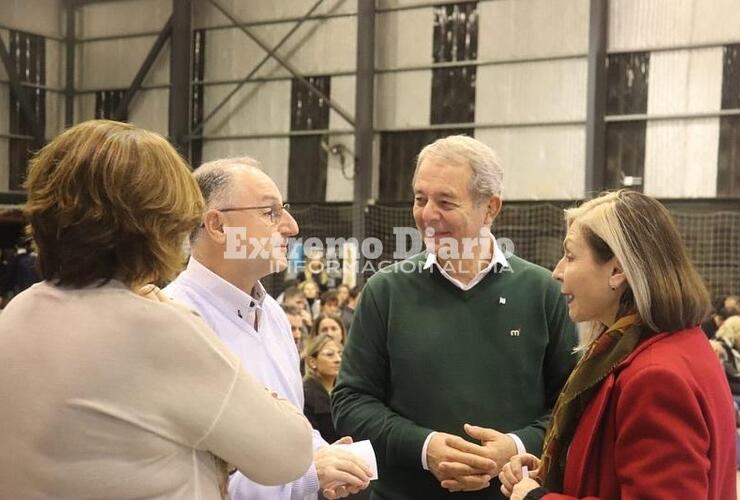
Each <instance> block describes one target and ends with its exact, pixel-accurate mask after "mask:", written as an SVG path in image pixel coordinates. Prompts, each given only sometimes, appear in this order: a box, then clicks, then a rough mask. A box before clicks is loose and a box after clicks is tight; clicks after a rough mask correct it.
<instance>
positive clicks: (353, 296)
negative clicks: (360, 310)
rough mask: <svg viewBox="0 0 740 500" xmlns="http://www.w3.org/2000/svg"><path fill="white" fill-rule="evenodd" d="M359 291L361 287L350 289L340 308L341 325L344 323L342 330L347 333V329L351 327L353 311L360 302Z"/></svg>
mask: <svg viewBox="0 0 740 500" xmlns="http://www.w3.org/2000/svg"><path fill="white" fill-rule="evenodd" d="M361 291H362V286H361V285H358V286H355V287H352V288H351V289H350V291H349V294H348V295H347V300H346V301H345V303H344V305H342V307H341V311H340V317H341V318H342V323H344V329H345V330H347V332H349V329H350V327H351V326H352V320H353V319H354V317H355V309H356V308H357V301H358V300H360V292H361Z"/></svg>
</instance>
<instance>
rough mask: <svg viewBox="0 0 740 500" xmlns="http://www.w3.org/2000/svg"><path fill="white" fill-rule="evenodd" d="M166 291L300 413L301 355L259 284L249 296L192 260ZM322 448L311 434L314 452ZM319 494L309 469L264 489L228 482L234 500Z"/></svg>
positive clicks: (298, 499) (297, 499) (239, 479)
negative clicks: (189, 309)
mask: <svg viewBox="0 0 740 500" xmlns="http://www.w3.org/2000/svg"><path fill="white" fill-rule="evenodd" d="M164 292H165V293H166V294H167V295H169V296H170V297H172V298H173V299H175V300H177V301H179V302H182V303H184V304H186V305H187V306H189V307H190V308H192V309H193V310H195V311H197V312H198V314H200V315H201V316H202V317H203V319H204V320H205V321H206V323H208V325H209V326H210V327H211V328H212V329H213V330H214V331H215V332H216V334H217V335H218V336H219V337H220V338H221V340H223V342H224V343H225V344H226V345H227V346H228V347H229V348H230V349H231V351H232V352H234V353H235V354H236V355H237V356H238V357H239V359H240V360H241V361H242V363H243V364H244V368H245V369H246V370H247V371H248V372H249V373H251V374H252V375H253V376H254V377H255V378H257V380H259V381H260V382H261V383H263V384H264V385H265V386H266V387H268V388H269V389H270V390H272V391H274V392H276V393H277V394H278V395H279V396H280V397H281V398H284V399H286V400H288V401H290V402H291V403H292V404H294V405H295V406H296V407H297V408H298V409H300V410H301V411H302V410H303V381H302V379H301V374H300V368H299V364H300V357H299V355H298V351H297V349H296V346H295V342H294V341H293V335H292V333H291V330H290V324H289V323H288V319H287V317H286V316H285V313H284V312H283V310H282V309H281V308H280V305H279V304H278V303H277V302H276V301H275V299H273V298H272V297H271V296H270V295H269V294H267V293H266V292H265V289H264V288H263V287H262V284H260V283H259V282H257V284H256V285H255V287H254V290H253V291H252V295H249V294H247V293H245V292H243V291H242V290H240V289H238V288H237V287H235V286H234V285H232V284H231V283H229V282H228V281H226V280H224V279H223V278H221V277H220V276H218V275H217V274H215V273H214V272H212V271H210V270H209V269H208V268H206V267H205V266H203V265H202V264H200V263H199V262H198V261H197V260H195V259H194V258H193V257H191V258H190V261H189V262H188V266H187V269H185V271H183V272H182V273H181V274H180V275H179V276H178V277H177V278H176V279H175V280H174V281H173V282H172V283H170V285H169V286H167V287H166V288H165V289H164ZM265 431H266V432H270V431H271V430H270V429H266V430H265ZM326 444H327V443H326V442H325V441H324V440H323V439H322V438H321V436H320V435H319V433H318V431H316V430H314V449H316V448H319V447H321V446H325V445H326ZM318 490H319V480H318V476H317V474H316V469H315V467H314V466H313V465H312V466H311V468H310V469H309V470H308V472H307V473H306V474H305V475H304V476H303V477H302V478H300V479H298V480H297V481H294V482H292V483H289V484H285V485H280V486H263V485H260V484H257V483H255V482H253V481H250V480H249V479H247V478H246V477H244V476H243V475H242V474H240V473H239V472H237V473H236V474H234V476H232V479H231V481H230V484H229V493H230V495H231V497H232V499H233V500H303V499H312V498H316V497H317V495H316V493H317V492H318Z"/></svg>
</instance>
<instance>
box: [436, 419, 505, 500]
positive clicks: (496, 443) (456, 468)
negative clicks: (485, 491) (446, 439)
mask: <svg viewBox="0 0 740 500" xmlns="http://www.w3.org/2000/svg"><path fill="white" fill-rule="evenodd" d="M465 433H466V434H467V435H468V436H470V437H472V438H473V439H476V440H478V441H480V442H481V445H482V448H483V449H484V450H483V451H482V452H481V454H482V456H484V457H486V458H489V459H490V460H491V461H492V462H493V463H494V464H495V466H494V468H493V469H492V470H489V471H487V472H488V473H489V474H490V476H491V477H494V476H496V475H497V474H498V473H499V471H500V470H501V469H500V468H501V466H502V465H503V464H505V463H506V462H508V461H509V459H510V458H511V457H512V456H513V455H515V454H516V452H517V448H516V443H515V442H514V440H513V439H511V437H510V436H507V435H506V434H503V433H501V432H498V431H496V430H493V429H487V428H484V427H477V426H475V425H470V424H465ZM458 439H459V441H452V442H451V444H452V446H455V445H456V444H461V443H462V446H463V447H466V448H458V450H459V451H463V450H464V449H469V448H467V447H468V446H469V445H470V443H468V442H467V441H465V440H464V439H462V438H458ZM473 446H475V445H473ZM441 469H442V472H443V473H444V474H445V475H446V476H447V478H446V479H445V480H444V481H442V483H441V484H442V487H443V488H447V489H448V490H450V491H469V490H470V486H471V484H476V483H477V484H480V480H481V479H482V477H481V475H480V472H479V471H476V470H475V469H474V468H472V467H470V465H469V464H465V463H446V464H443V465H442V467H441ZM489 481H490V478H489ZM489 484H490V483H489V482H486V484H485V485H483V486H480V487H479V488H476V489H481V488H485V487H487V486H488V485H489Z"/></svg>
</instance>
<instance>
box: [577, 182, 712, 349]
mask: <svg viewBox="0 0 740 500" xmlns="http://www.w3.org/2000/svg"><path fill="white" fill-rule="evenodd" d="M565 218H566V222H567V224H568V227H570V226H571V225H573V224H574V223H577V224H578V225H579V227H580V228H581V230H582V231H583V233H582V234H583V235H584V237H585V239H586V241H587V243H588V245H589V247H590V248H591V250H592V251H593V253H594V256H595V258H596V259H597V260H598V261H599V262H602V263H603V262H606V261H608V260H609V259H611V258H612V257H616V259H617V260H618V261H619V263H620V264H621V265H622V268H623V270H624V274H625V276H626V278H627V283H628V285H629V286H628V289H627V290H626V291H625V292H624V294H623V295H622V297H621V312H626V311H627V310H630V309H632V310H636V311H637V313H638V314H639V316H640V318H641V320H642V322H643V324H644V325H645V326H646V327H647V328H649V329H650V330H651V331H653V332H673V331H676V330H680V329H683V328H688V327H691V326H694V325H697V324H699V323H700V322H701V321H702V320H703V318H704V317H705V316H706V315H707V313H708V312H709V310H710V297H709V292H708V291H707V289H706V287H705V286H704V282H703V281H702V279H701V277H700V276H699V273H698V272H697V271H696V269H695V268H694V266H693V264H692V263H691V260H690V259H689V256H688V253H687V250H686V247H685V245H684V243H683V241H682V239H681V236H680V235H679V233H678V229H677V228H676V225H675V224H674V222H673V219H672V218H671V215H670V214H669V213H668V210H666V208H665V207H664V206H663V205H661V204H660V203H659V202H658V201H657V200H655V199H654V198H651V197H650V196H647V195H644V194H642V193H638V192H635V191H627V190H621V191H617V192H612V193H606V194H603V195H601V196H599V197H598V198H595V199H593V200H590V201H587V202H586V203H584V204H583V205H581V206H579V207H577V208H571V209H568V210H566V211H565ZM592 327H593V328H592V333H594V332H596V331H597V330H598V329H599V328H598V327H596V325H592ZM602 329H603V328H602ZM592 338H593V337H592V336H589V338H587V339H586V341H587V342H588V341H589V340H591V339H592Z"/></svg>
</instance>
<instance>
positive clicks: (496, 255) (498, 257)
mask: <svg viewBox="0 0 740 500" xmlns="http://www.w3.org/2000/svg"><path fill="white" fill-rule="evenodd" d="M489 235H490V236H491V239H492V240H493V258H492V259H491V261H490V262H489V263H488V265H487V266H486V267H484V268H483V269H481V271H480V272H479V273H478V274H476V275H475V276H474V277H473V279H472V280H470V281H469V282H468V283H467V284H464V283H462V282H461V281H459V280H457V279H455V278H453V277H452V276H451V275H450V273H448V272H447V271H446V270H445V268H444V266H440V265H439V262H437V255H436V254H434V253H432V252H429V254H428V255H427V260H426V262H424V268H423V269H424V270H427V269H431V268H432V266H434V267H436V268H437V270H438V271H439V273H440V274H441V275H442V276H444V277H445V279H447V280H448V281H449V282H450V283H452V284H453V285H455V286H456V287H458V288H459V289H460V290H465V291H467V290H470V289H472V288H473V287H474V286H475V285H477V284H478V283H480V282H481V281H482V280H483V278H485V277H486V276H488V273H490V272H491V271H492V270H493V269H494V267H495V266H496V265H498V267H497V268H496V269H497V271H496V272H502V271H504V270H507V269H509V270H510V269H511V266H509V261H508V260H506V256H505V255H504V252H503V251H501V248H500V247H499V246H498V243H497V242H496V238H494V237H493V235H492V234H490V233H489ZM434 434H435V433H434V432H432V433H430V434H429V435H428V436H427V438H426V440H425V441H424V446H423V447H422V448H421V465H422V467H424V470H429V466H428V464H427V448H428V447H429V442H430V441H431V440H432V436H434ZM507 436H509V437H511V439H512V440H513V441H514V444H516V449H517V454H522V453H526V452H527V450H526V448H525V447H524V443H523V442H522V440H521V439H520V438H519V436H517V435H516V434H507Z"/></svg>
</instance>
